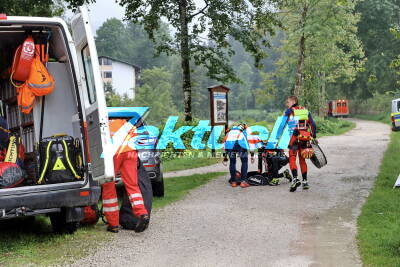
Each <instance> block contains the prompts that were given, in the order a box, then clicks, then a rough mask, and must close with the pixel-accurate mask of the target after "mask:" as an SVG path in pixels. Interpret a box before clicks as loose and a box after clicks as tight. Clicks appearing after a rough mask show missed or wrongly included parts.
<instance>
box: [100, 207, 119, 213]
mask: <svg viewBox="0 0 400 267" xmlns="http://www.w3.org/2000/svg"><path fill="white" fill-rule="evenodd" d="M118 210H119V207H103V211H104V212H113V211H118Z"/></svg>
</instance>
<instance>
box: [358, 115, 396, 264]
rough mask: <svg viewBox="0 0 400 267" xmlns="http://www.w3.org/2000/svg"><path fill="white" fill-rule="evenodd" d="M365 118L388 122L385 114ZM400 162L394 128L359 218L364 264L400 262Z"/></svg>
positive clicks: (361, 251) (359, 236) (359, 241)
mask: <svg viewBox="0 0 400 267" xmlns="http://www.w3.org/2000/svg"><path fill="white" fill-rule="evenodd" d="M357 117H358V116H357ZM360 118H361V117H360ZM363 118H364V119H372V120H375V121H383V122H388V121H387V120H386V119H385V118H384V117H382V116H373V117H371V116H364V117H363ZM389 123H390V121H389ZM399 162H400V133H399V132H392V133H391V141H390V143H389V146H388V149H387V150H386V152H385V154H384V158H383V161H382V163H381V166H380V169H379V174H378V177H377V179H376V182H375V184H374V187H373V189H372V191H371V192H370V194H369V196H368V198H367V201H366V203H365V204H364V206H363V207H362V210H361V215H360V216H359V217H358V221H357V224H358V234H357V239H358V246H359V250H360V254H361V258H362V261H363V264H364V266H400V235H399V232H400V223H399V222H400V207H399V205H398V203H400V191H399V189H393V184H394V182H395V180H396V179H397V176H398V175H399V173H400V164H399Z"/></svg>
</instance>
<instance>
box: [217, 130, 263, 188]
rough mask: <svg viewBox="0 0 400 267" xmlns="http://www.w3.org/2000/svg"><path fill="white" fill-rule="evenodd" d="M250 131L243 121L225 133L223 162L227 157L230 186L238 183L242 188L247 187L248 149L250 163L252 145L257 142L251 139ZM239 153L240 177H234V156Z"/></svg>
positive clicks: (252, 156) (235, 185) (252, 150)
mask: <svg viewBox="0 0 400 267" xmlns="http://www.w3.org/2000/svg"><path fill="white" fill-rule="evenodd" d="M253 139H254V138H252V133H251V130H250V128H249V127H247V125H246V124H244V123H238V124H235V125H233V126H232V127H231V128H230V129H228V130H227V134H226V136H225V138H224V149H225V153H224V162H225V163H226V162H227V161H228V157H229V173H230V179H229V183H230V184H231V186H232V187H237V186H238V185H240V187H242V188H246V187H249V186H250V185H249V183H248V182H247V170H248V161H249V158H248V151H250V155H251V163H252V164H253V163H254V147H255V146H254V145H255V144H256V143H258V142H257V141H256V140H253ZM237 155H239V157H240V160H241V163H242V167H241V170H240V171H241V172H240V177H236V157H237Z"/></svg>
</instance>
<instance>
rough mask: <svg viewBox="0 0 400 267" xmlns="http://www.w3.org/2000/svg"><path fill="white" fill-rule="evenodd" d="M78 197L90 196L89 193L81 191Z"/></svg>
mask: <svg viewBox="0 0 400 267" xmlns="http://www.w3.org/2000/svg"><path fill="white" fill-rule="evenodd" d="M79 195H80V196H81V197H87V196H89V195H90V191H81V192H80V193H79Z"/></svg>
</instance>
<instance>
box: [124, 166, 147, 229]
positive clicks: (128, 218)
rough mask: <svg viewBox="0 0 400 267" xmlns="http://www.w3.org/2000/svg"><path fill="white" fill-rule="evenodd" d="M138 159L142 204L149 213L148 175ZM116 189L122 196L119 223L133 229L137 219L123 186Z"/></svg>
mask: <svg viewBox="0 0 400 267" xmlns="http://www.w3.org/2000/svg"><path fill="white" fill-rule="evenodd" d="M138 161H139V164H138V183H139V187H140V191H141V192H142V196H143V202H144V206H145V207H146V210H147V212H148V213H149V215H150V213H151V207H152V203H153V190H152V187H151V181H150V178H149V175H148V174H147V172H146V170H145V168H144V166H143V164H142V162H141V161H140V159H139V158H138ZM118 189H119V190H118V195H119V198H122V206H121V209H120V210H119V224H120V225H121V226H122V227H123V228H124V229H128V230H134V229H135V227H136V223H137V220H138V219H137V218H136V217H135V216H134V215H133V212H132V206H131V203H130V201H129V198H128V194H127V192H126V190H125V186H121V187H119V188H118Z"/></svg>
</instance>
